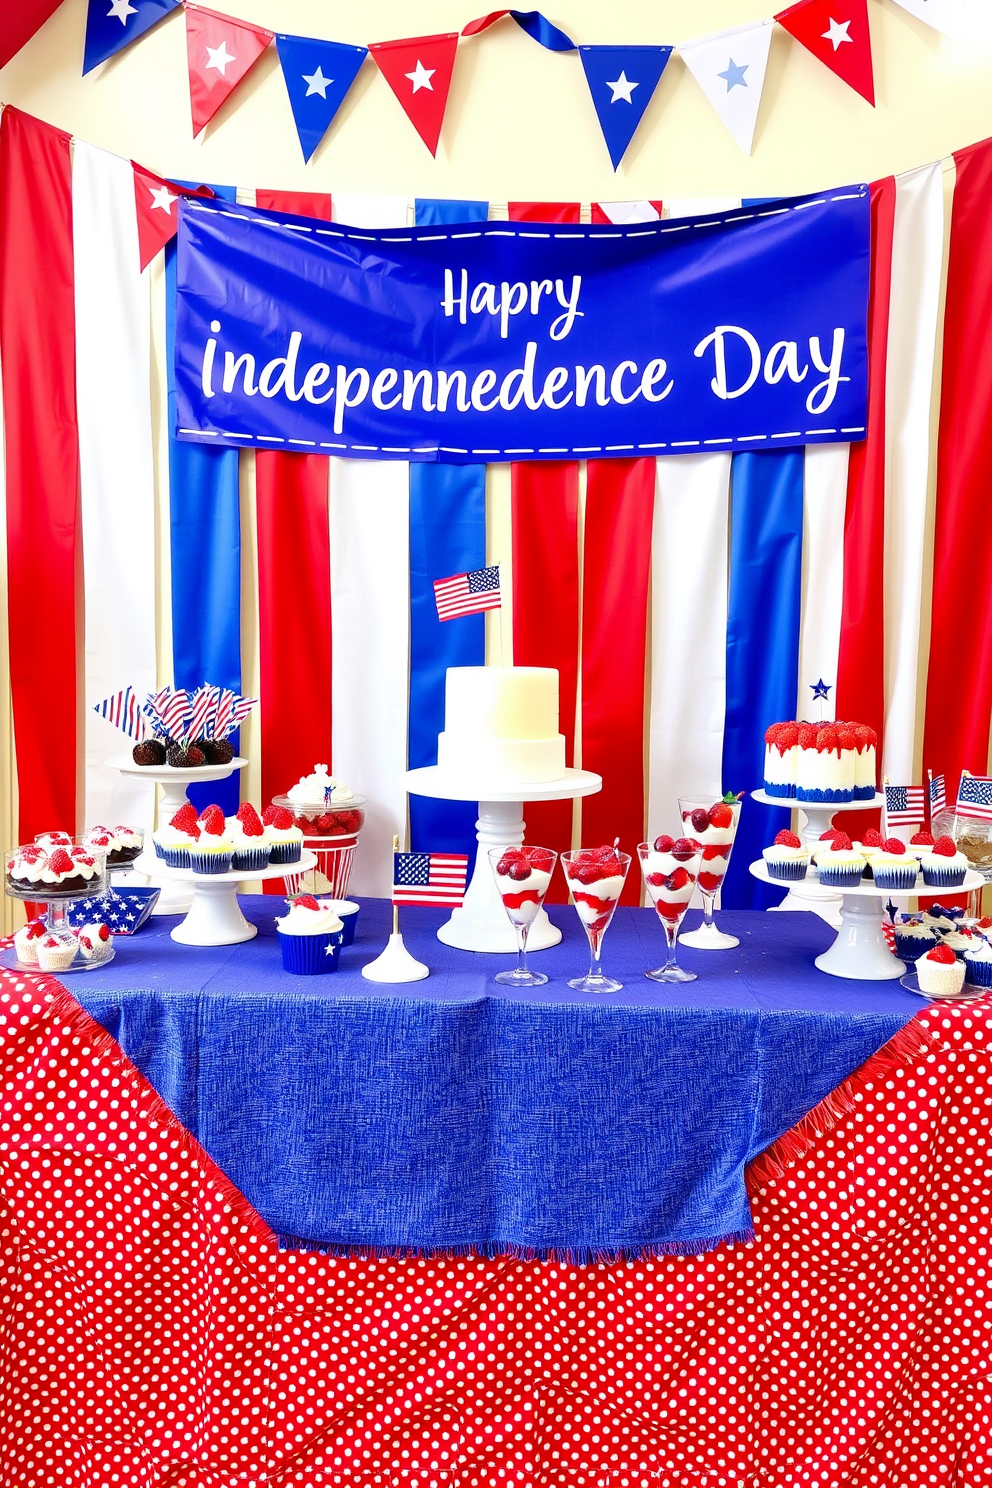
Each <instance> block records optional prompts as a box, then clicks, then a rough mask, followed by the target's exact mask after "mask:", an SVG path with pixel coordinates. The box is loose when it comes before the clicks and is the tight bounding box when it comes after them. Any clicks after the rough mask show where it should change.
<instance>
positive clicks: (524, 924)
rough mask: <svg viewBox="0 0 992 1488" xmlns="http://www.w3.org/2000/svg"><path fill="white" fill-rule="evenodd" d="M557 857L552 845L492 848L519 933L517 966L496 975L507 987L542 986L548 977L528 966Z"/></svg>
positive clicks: (495, 868) (502, 891)
mask: <svg viewBox="0 0 992 1488" xmlns="http://www.w3.org/2000/svg"><path fill="white" fill-rule="evenodd" d="M557 860H558V854H557V853H555V852H552V851H551V849H550V848H549V847H493V848H490V850H489V861H490V863H491V864H492V870H493V875H494V877H495V879H496V889H497V891H498V893H499V897H500V899H501V900H502V901H503V908H504V909H505V910H506V913H507V917H508V919H509V921H510V924H511V925H512V926H513V928H514V930H515V931H516V936H517V964H516V966H515V967H514V968H513V970H512V971H500V972H497V974H496V978H495V980H496V981H497V982H499V983H501V984H502V985H504V986H509V987H540V986H543V985H544V983H545V982H546V981H547V980H548V979H547V977H546V975H545V974H544V972H543V971H531V970H529V968H528V966H527V935H528V932H529V930H530V927H531V925H533V923H534V921H535V920H536V919H537V917H538V915H539V914H540V912H541V906H542V904H543V903H544V896H545V894H546V893H547V892H548V884H549V883H550V882H551V875H552V874H553V873H554V871H555V863H556V862H557Z"/></svg>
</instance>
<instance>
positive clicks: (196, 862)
mask: <svg viewBox="0 0 992 1488" xmlns="http://www.w3.org/2000/svg"><path fill="white" fill-rule="evenodd" d="M196 824H197V826H198V827H199V829H200V835H199V837H198V838H197V840H196V842H195V843H194V844H193V846H192V847H191V848H190V850H189V866H190V867H191V868H192V870H193V872H194V873H212V874H216V873H229V872H230V869H231V858H232V857H233V855H234V844H233V843H232V841H231V839H230V838H229V837H228V835H227V832H226V826H227V823H226V822H225V820H224V813H223V811H221V809H220V807H219V806H207V807H206V809H205V810H203V811H201V812H200V815H199V816H198V817H197V822H196Z"/></svg>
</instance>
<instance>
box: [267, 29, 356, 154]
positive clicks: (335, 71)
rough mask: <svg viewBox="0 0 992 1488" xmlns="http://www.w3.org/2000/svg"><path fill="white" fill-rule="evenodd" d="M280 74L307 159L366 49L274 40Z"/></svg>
mask: <svg viewBox="0 0 992 1488" xmlns="http://www.w3.org/2000/svg"><path fill="white" fill-rule="evenodd" d="M276 48H277V49H278V52H279V62H280V64H281V66H282V75H283V78H284V79H285V83H286V91H287V93H288V94H289V104H290V107H291V108H292V110H293V118H294V120H295V121H296V132H297V134H298V135H299V137H300V147H301V148H302V150H303V158H304V160H309V159H310V158H311V156H312V155H313V153H314V151H315V150H316V148H317V146H318V145H319V144H320V142H321V140H322V139H323V138H324V135H325V134H326V133H327V131H328V129H329V128H330V124H331V120H332V119H333V118H334V115H335V114H336V113H337V111H338V109H339V108H340V107H341V105H342V103H344V100H345V95H346V94H347V92H348V89H349V88H350V87H351V85H352V83H353V82H354V81H355V78H356V77H357V76H358V69H359V68H360V67H361V65H362V63H363V62H364V61H365V58H366V57H367V56H368V54H369V53H368V48H367V47H363V46H347V45H345V44H344V43H342V42H338V41H314V40H311V39H310V38H309V37H307V36H282V35H279V36H277V37H276Z"/></svg>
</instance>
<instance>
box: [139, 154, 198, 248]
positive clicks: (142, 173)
mask: <svg viewBox="0 0 992 1488" xmlns="http://www.w3.org/2000/svg"><path fill="white" fill-rule="evenodd" d="M131 165H132V167H133V169H134V208H135V212H136V213H137V217H138V251H139V253H140V256H141V267H142V268H145V266H146V265H147V264H150V263H151V261H152V259H153V258H154V257H155V255H156V253H161V251H162V249H163V248H164V247H165V245H166V243H168V242H169V240H170V239H171V238H174V237H175V235H176V230H177V228H178V227H179V211H178V209H177V206H176V203H177V202H178V200H179V198H180V197H181V196H213V194H214V193H213V192H212V191H211V189H210V187H209V186H197V188H196V190H195V191H194V190H191V189H190V188H189V187H188V186H177V185H176V183H175V182H174V181H166V180H164V179H163V178H162V177H161V176H156V175H155V174H154V172H152V171H150V170H146V169H145V167H144V166H143V165H139V164H138V163H137V161H135V160H132V161H131Z"/></svg>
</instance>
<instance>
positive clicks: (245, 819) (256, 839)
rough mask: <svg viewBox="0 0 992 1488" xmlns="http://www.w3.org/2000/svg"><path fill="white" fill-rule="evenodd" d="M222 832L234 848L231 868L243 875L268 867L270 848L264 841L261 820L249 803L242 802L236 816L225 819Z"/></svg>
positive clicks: (263, 829)
mask: <svg viewBox="0 0 992 1488" xmlns="http://www.w3.org/2000/svg"><path fill="white" fill-rule="evenodd" d="M224 831H225V835H226V836H227V837H229V838H230V840H231V842H232V844H233V846H234V851H233V853H232V854H231V867H232V868H240V869H241V870H242V871H243V872H245V873H257V872H258V871H259V870H260V869H262V868H267V867H268V866H269V856H270V854H271V852H272V848H271V846H270V844H269V843H268V842H267V841H266V839H265V827H264V826H263V825H262V819H261V817H260V816H259V814H258V812H257V811H256V810H255V808H254V806H252V805H251V803H250V802H248V801H244V802H242V804H241V805H240V806H239V807H238V812H237V815H236V816H229V817H228V818H227V821H226V822H225V823H224Z"/></svg>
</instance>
